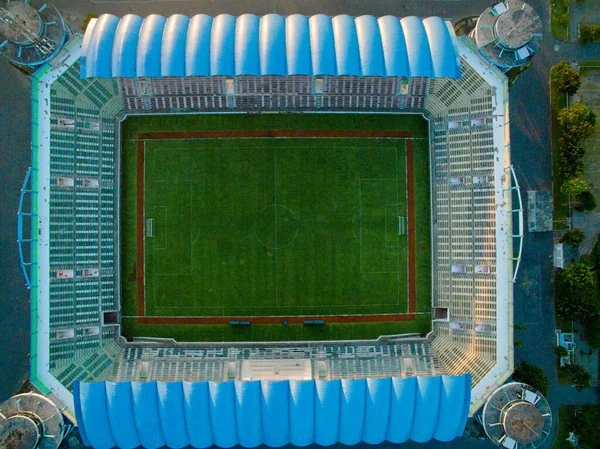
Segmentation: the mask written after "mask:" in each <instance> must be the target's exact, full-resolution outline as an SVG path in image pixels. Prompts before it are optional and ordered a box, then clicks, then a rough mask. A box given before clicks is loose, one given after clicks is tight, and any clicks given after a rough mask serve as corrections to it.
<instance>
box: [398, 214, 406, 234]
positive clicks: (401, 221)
mask: <svg viewBox="0 0 600 449" xmlns="http://www.w3.org/2000/svg"><path fill="white" fill-rule="evenodd" d="M405 234H406V220H405V217H398V235H405Z"/></svg>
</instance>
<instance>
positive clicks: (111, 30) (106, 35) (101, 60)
mask: <svg viewBox="0 0 600 449" xmlns="http://www.w3.org/2000/svg"><path fill="white" fill-rule="evenodd" d="M118 25H119V18H118V17H116V16H113V15H111V14H103V15H102V16H101V17H99V18H98V20H97V22H96V24H95V26H94V27H93V28H92V35H91V36H90V39H89V41H88V44H87V46H86V50H87V51H86V57H85V61H86V65H87V67H86V75H87V76H88V77H89V78H93V77H98V78H109V77H110V76H111V75H112V74H111V58H112V48H113V43H114V40H115V32H116V31H117V27H118Z"/></svg>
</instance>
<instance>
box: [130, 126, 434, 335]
mask: <svg viewBox="0 0 600 449" xmlns="http://www.w3.org/2000/svg"><path fill="white" fill-rule="evenodd" d="M356 118H360V122H358V121H357V120H356ZM414 118H418V120H413V119H414ZM407 119H408V120H407ZM411 125H414V127H411ZM236 129H253V130H256V129H279V130H282V129H283V130H285V129H344V130H351V129H374V130H382V129H393V130H399V129H407V130H408V129H410V130H411V131H413V133H415V135H416V136H417V137H419V138H417V139H416V140H414V141H413V154H414V174H415V197H416V198H415V201H416V204H417V205H418V206H417V208H416V214H415V215H416V217H415V219H416V222H417V223H416V229H417V298H418V302H417V310H418V311H423V312H429V310H430V307H431V298H430V291H431V279H430V276H431V265H430V260H431V243H430V223H429V220H430V207H429V163H428V151H427V141H426V140H425V139H423V138H422V137H425V136H426V131H427V128H426V123H425V122H424V121H423V120H422V118H420V117H410V116H409V117H407V116H378V117H365V116H360V117H358V116H353V115H348V116H340V115H320V114H319V115H318V116H317V115H299V114H298V115H287V116H286V115H277V116H275V115H260V116H259V115H234V116H225V115H218V116H206V115H205V116H175V117H134V118H129V119H128V120H127V121H126V123H125V125H124V130H123V131H124V132H123V136H124V141H123V157H122V167H123V177H122V179H123V181H122V209H121V217H122V232H121V235H122V270H123V272H122V278H123V280H124V282H123V287H122V288H123V292H122V293H123V294H122V296H123V315H124V316H125V318H124V319H123V326H124V334H125V335H127V336H128V337H133V336H155V337H171V338H176V339H177V340H180V341H199V340H203V341H210V340H213V341H235V340H282V339H283V340H297V339H301V340H315V339H329V338H332V339H346V338H376V337H377V336H379V335H382V334H387V333H406V332H417V333H426V332H427V331H428V330H429V327H430V316H429V314H428V313H427V314H424V315H420V316H419V319H418V320H417V321H412V322H396V323H356V324H326V325H325V326H313V327H307V326H302V325H285V326H284V325H279V324H273V325H256V324H254V325H252V326H250V327H247V328H232V327H230V326H228V325H224V326H217V325H139V324H137V320H136V319H132V318H127V317H134V316H136V315H137V285H136V282H135V280H136V274H135V273H136V266H135V262H136V250H137V248H136V230H135V226H136V224H135V223H136V221H135V220H136V205H135V204H136V173H135V169H136V157H137V140H136V139H135V136H136V134H137V133H138V132H144V131H145V132H149V131H175V130H186V131H190V130H199V131H200V130H202V131H215V130H236ZM144 159H145V199H144V211H145V216H144V218H145V220H149V219H151V220H152V234H153V236H152V237H146V239H145V267H144V269H145V290H146V291H145V297H146V316H220V317H222V316H296V315H319V316H323V315H342V314H374V313H406V312H407V299H408V289H407V287H408V286H407V276H408V275H407V235H406V234H402V235H399V233H398V223H399V219H398V217H406V216H407V203H406V201H407V197H406V175H405V174H406V170H407V167H406V157H405V140H404V139H374V138H360V139H348V138H335V139H331V138H327V139H325V138H311V139H307V138H285V139H275V138H271V139H264V138H262V139H257V138H245V139H239V138H238V139H187V140H152V141H147V142H146V147H145V152H144ZM405 225H406V223H405ZM145 232H147V229H146V231H145ZM126 280H127V281H128V282H125V281H126Z"/></svg>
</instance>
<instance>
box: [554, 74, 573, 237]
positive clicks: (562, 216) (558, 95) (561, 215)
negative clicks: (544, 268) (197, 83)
mask: <svg viewBox="0 0 600 449" xmlns="http://www.w3.org/2000/svg"><path fill="white" fill-rule="evenodd" d="M558 72H559V71H558V70H557V68H556V66H555V67H552V68H551V69H550V129H551V135H552V190H553V198H554V208H553V219H554V228H555V229H564V228H565V227H566V222H567V219H568V218H569V206H568V198H567V196H566V195H564V194H563V193H562V192H561V191H560V186H561V185H562V183H563V178H562V176H561V175H560V142H559V139H560V136H561V130H560V124H559V123H558V113H559V112H560V110H561V109H563V108H565V107H566V106H567V95H566V94H563V93H562V92H559V91H558V80H559V74H558Z"/></svg>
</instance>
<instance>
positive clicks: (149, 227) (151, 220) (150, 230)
mask: <svg viewBox="0 0 600 449" xmlns="http://www.w3.org/2000/svg"><path fill="white" fill-rule="evenodd" d="M153 224H154V218H148V219H147V220H146V237H154V233H153V232H154V230H153V226H152V225H153Z"/></svg>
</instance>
